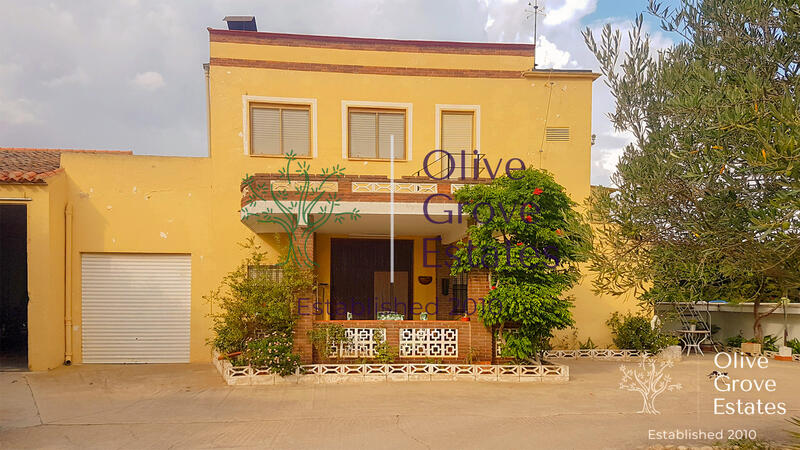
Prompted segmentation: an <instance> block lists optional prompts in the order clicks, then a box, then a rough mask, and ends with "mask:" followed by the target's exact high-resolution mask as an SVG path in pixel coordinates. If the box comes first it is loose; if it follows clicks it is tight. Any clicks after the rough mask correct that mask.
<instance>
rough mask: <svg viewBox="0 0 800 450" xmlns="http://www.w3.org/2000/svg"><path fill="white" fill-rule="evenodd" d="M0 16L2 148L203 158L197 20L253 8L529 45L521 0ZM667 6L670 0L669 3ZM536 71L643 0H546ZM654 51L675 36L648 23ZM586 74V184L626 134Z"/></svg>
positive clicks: (276, 19) (277, 18) (33, 0)
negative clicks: (590, 141)
mask: <svg viewBox="0 0 800 450" xmlns="http://www.w3.org/2000/svg"><path fill="white" fill-rule="evenodd" d="M0 1H2V2H3V14H2V15H0V147H8V146H17V147H50V148H92V149H126V150H133V152H134V153H136V154H155V155H182V156H204V155H206V154H207V148H208V147H207V143H206V121H205V120H206V119H205V114H206V113H205V89H204V78H203V72H202V68H201V67H202V64H203V63H204V62H207V61H208V33H207V31H206V27H214V28H224V27H225V24H224V23H223V22H222V18H223V17H224V16H225V15H239V14H245V15H255V16H256V17H257V21H258V27H259V30H261V31H274V32H284V33H303V34H332V35H344V36H364V37H375V38H396V39H430V40H459V41H476V42H532V40H533V37H532V31H533V27H532V22H531V20H526V19H525V10H526V9H527V8H528V7H527V3H528V0H436V1H431V0H304V1H302V2H300V1H297V0H269V1H262V2H253V1H251V0H174V1H169V2H164V1H162V0H115V1H113V2H109V1H107V0H83V1H80V2H73V1H53V0H27V1H25V2H10V1H4V0H0ZM669 1H671V2H673V3H674V2H676V1H677V0H669ZM542 3H543V5H544V7H545V9H546V13H547V16H545V17H544V18H542V19H540V22H539V39H538V42H537V63H538V66H539V67H540V68H566V69H570V68H583V69H595V70H596V69H597V63H596V61H595V60H594V57H593V56H592V55H591V53H590V52H589V51H588V50H587V49H586V46H585V44H584V42H583V37H582V36H581V31H582V30H583V29H584V28H585V27H586V26H589V27H591V28H592V29H594V30H599V29H600V28H601V27H602V24H603V23H605V22H611V23H612V24H613V25H614V26H615V27H616V28H619V29H622V31H623V32H625V31H627V29H629V27H630V23H631V21H632V20H633V19H634V18H635V16H636V14H637V13H638V12H641V11H644V10H645V9H646V6H647V1H646V0H542ZM647 26H648V30H649V31H650V32H651V33H652V35H653V45H652V48H653V49H654V50H655V49H658V48H663V47H666V46H669V45H671V44H672V40H673V39H674V38H673V37H671V36H667V35H665V34H664V33H661V32H659V30H658V24H657V22H655V21H653V20H652V19H648V24H647ZM613 107H614V102H613V98H612V97H611V96H610V94H609V92H608V89H607V88H606V87H605V85H604V84H603V82H602V80H598V81H596V82H595V84H594V96H593V108H592V117H593V125H592V131H593V133H595V134H596V135H597V145H595V146H594V147H593V148H592V183H594V184H605V185H608V184H609V183H610V176H611V173H612V172H613V171H614V170H615V167H616V162H617V159H618V157H619V154H620V153H621V150H622V148H623V147H624V145H625V144H626V143H627V142H629V140H630V136H629V135H628V134H626V133H624V132H619V131H617V130H613V129H612V127H611V125H610V123H609V121H608V119H607V116H606V115H607V113H608V112H610V111H611V110H612V109H613Z"/></svg>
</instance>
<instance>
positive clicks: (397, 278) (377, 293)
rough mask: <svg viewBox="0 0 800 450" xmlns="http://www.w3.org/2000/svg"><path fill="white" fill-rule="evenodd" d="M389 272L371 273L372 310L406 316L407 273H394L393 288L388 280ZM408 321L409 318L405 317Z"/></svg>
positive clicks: (376, 312)
mask: <svg viewBox="0 0 800 450" xmlns="http://www.w3.org/2000/svg"><path fill="white" fill-rule="evenodd" d="M390 274H391V272H388V271H387V272H373V274H372V286H373V290H374V294H373V297H374V299H375V301H374V304H373V310H374V311H375V315H376V316H377V315H378V313H379V312H395V313H400V314H403V315H404V316H408V314H407V313H406V308H407V305H408V272H398V271H395V272H394V286H392V281H391V278H390V276H389V275H390ZM407 318H409V319H410V317H407Z"/></svg>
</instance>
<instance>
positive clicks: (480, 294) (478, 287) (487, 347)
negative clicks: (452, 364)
mask: <svg viewBox="0 0 800 450" xmlns="http://www.w3.org/2000/svg"><path fill="white" fill-rule="evenodd" d="M488 293H489V271H488V270H486V269H472V270H471V271H470V272H469V281H468V285H467V296H468V297H469V298H470V301H469V305H468V308H469V309H472V308H474V305H475V304H480V303H481V302H482V301H483V299H485V298H486V294H488ZM473 301H474V302H475V303H473ZM469 312H470V313H472V311H469ZM470 319H471V320H470V322H469V329H470V346H471V347H472V348H473V349H474V350H475V351H476V352H477V355H476V357H477V359H478V360H479V361H493V360H494V343H493V341H492V337H493V336H492V330H491V329H490V328H488V327H486V326H484V325H483V322H481V320H480V319H479V318H478V316H477V315H475V314H472V315H471V316H470Z"/></svg>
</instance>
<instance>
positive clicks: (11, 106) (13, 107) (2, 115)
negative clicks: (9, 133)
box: [0, 98, 39, 125]
mask: <svg viewBox="0 0 800 450" xmlns="http://www.w3.org/2000/svg"><path fill="white" fill-rule="evenodd" d="M34 106H35V105H34V103H33V102H32V101H30V100H28V99H25V98H18V99H14V100H3V99H2V98H0V123H4V124H7V125H23V124H30V123H36V122H38V121H39V120H38V119H37V117H36V114H34V112H33V109H34Z"/></svg>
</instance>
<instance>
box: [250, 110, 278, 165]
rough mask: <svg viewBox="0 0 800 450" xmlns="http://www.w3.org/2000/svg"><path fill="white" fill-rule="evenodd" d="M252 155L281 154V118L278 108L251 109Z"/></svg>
mask: <svg viewBox="0 0 800 450" xmlns="http://www.w3.org/2000/svg"><path fill="white" fill-rule="evenodd" d="M250 136H251V142H250V153H251V154H253V155H280V154H281V118H280V110H278V109H277V108H251V109H250Z"/></svg>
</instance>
